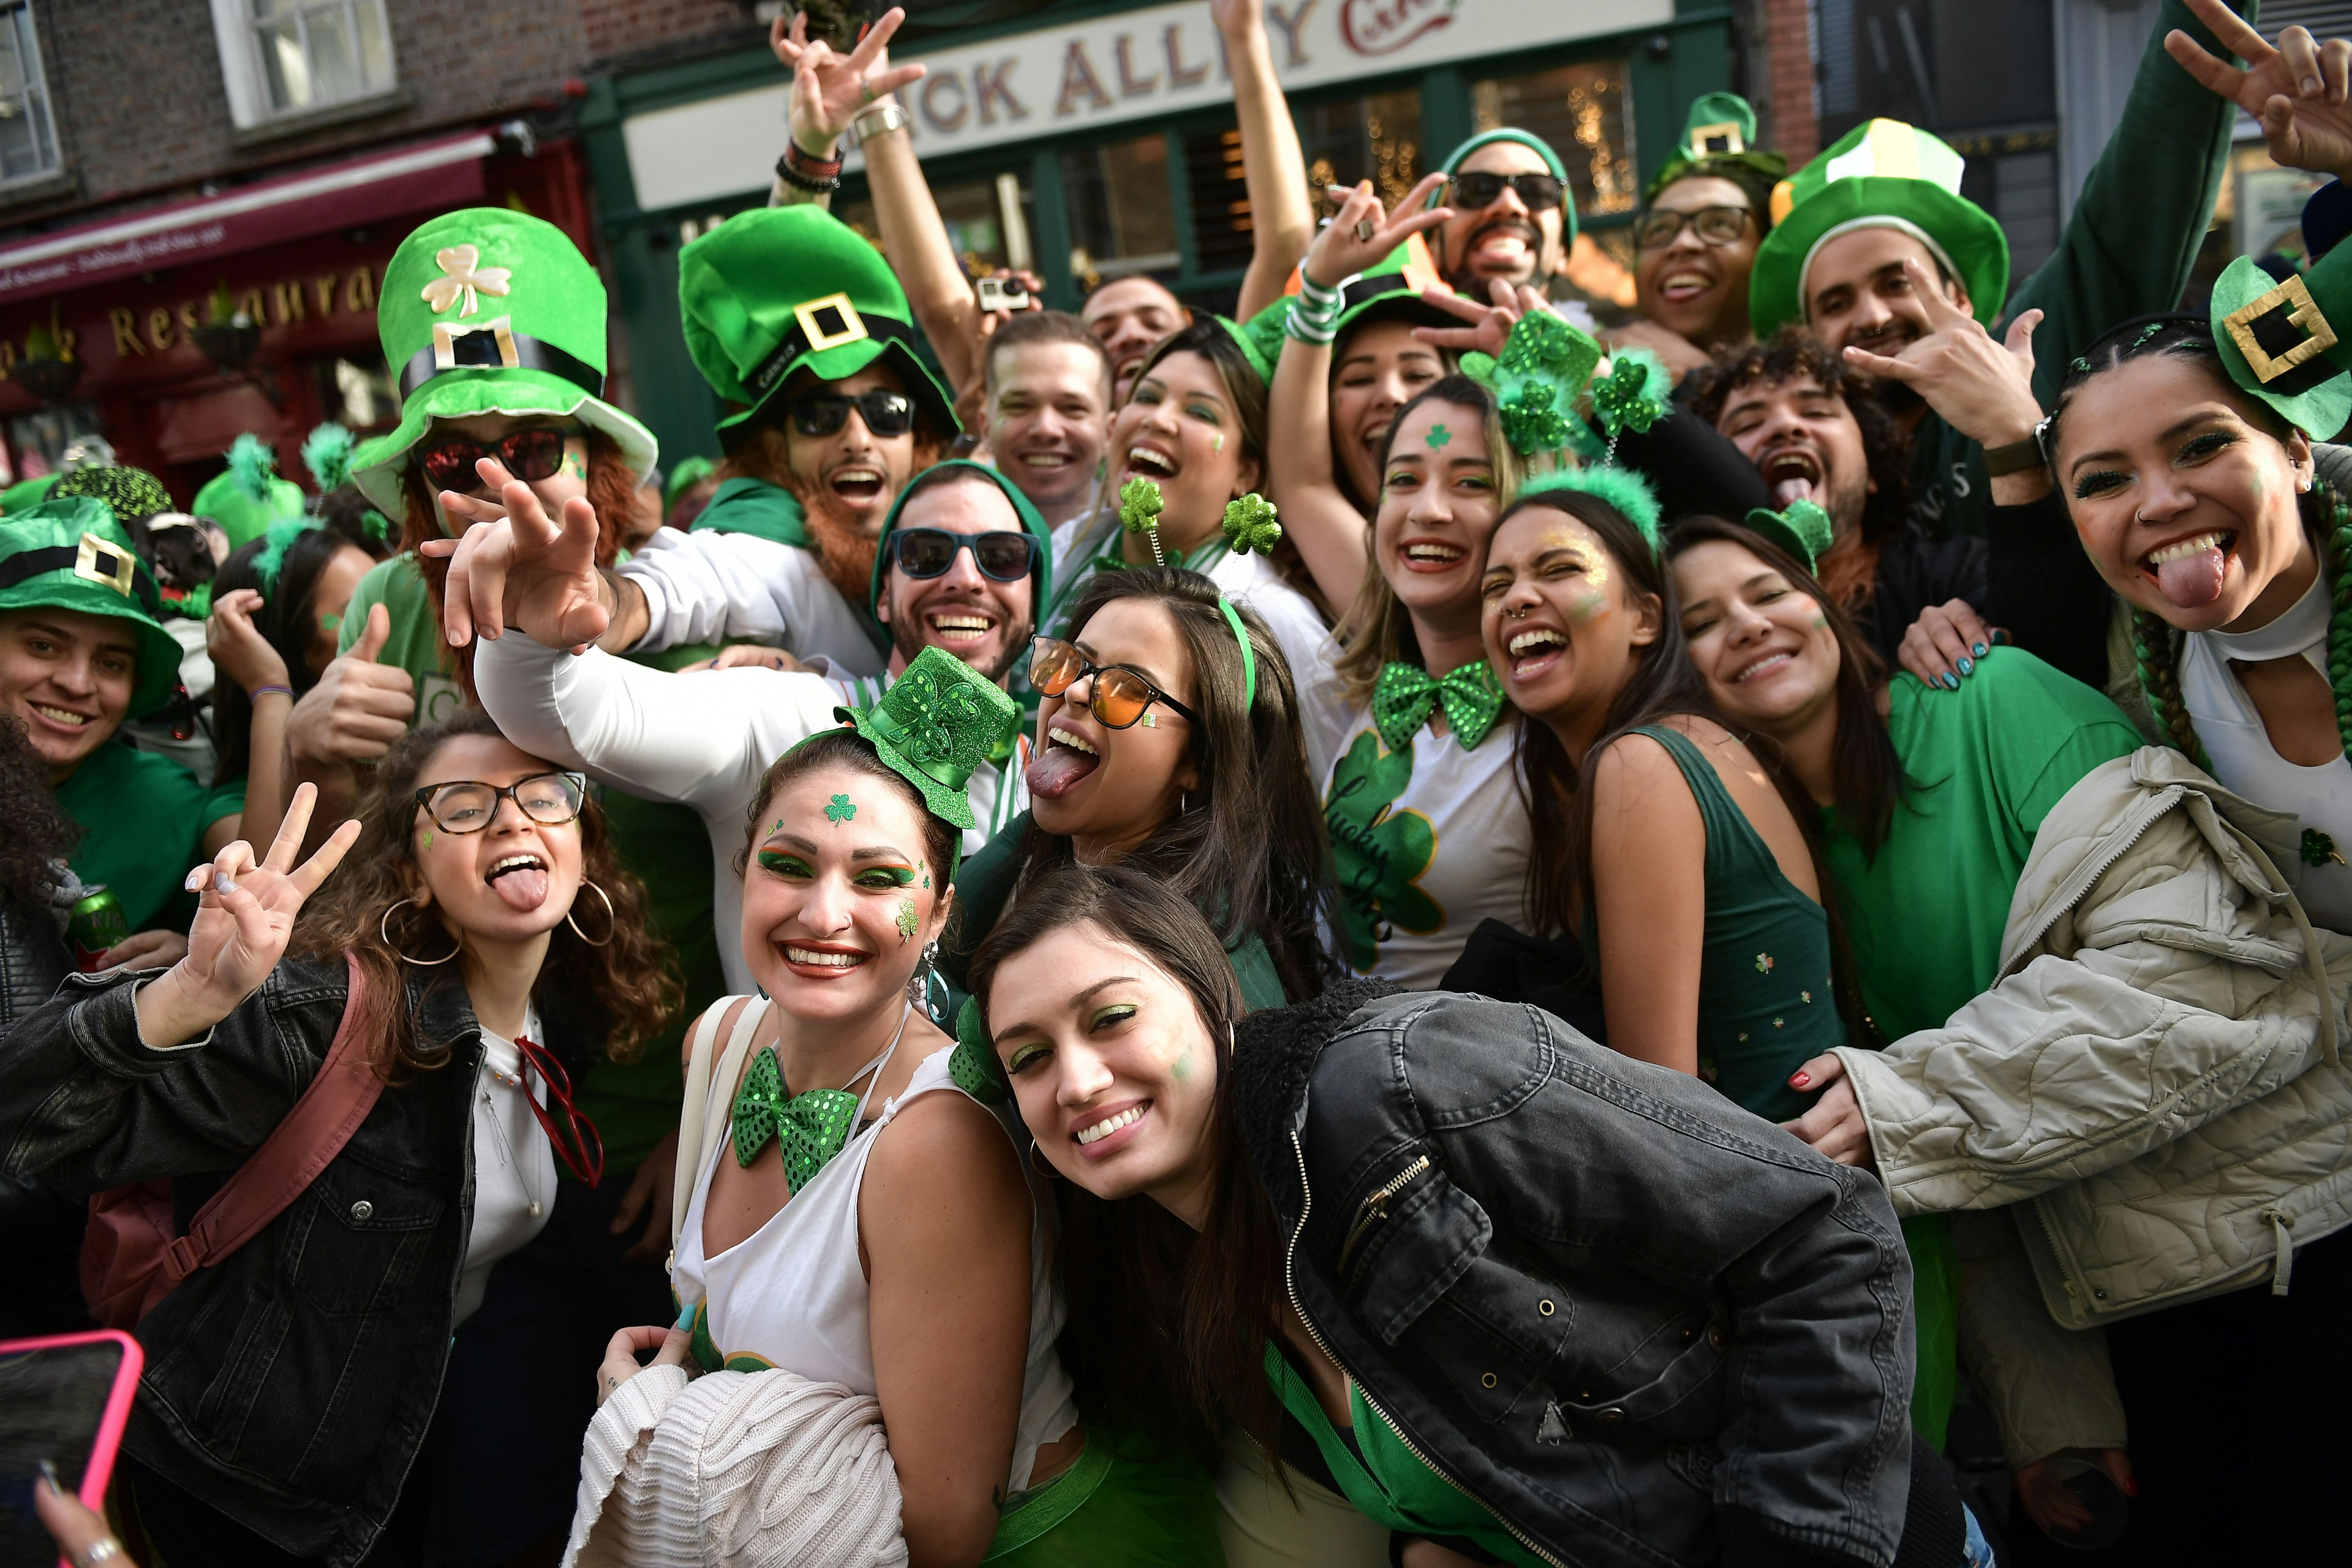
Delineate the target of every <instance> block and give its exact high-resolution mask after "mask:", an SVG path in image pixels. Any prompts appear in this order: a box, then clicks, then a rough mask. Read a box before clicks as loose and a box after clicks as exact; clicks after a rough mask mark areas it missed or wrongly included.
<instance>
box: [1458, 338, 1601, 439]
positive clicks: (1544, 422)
mask: <svg viewBox="0 0 2352 1568" xmlns="http://www.w3.org/2000/svg"><path fill="white" fill-rule="evenodd" d="M1600 363H1601V345H1600V344H1599V343H1598V342H1595V341H1593V339H1592V338H1591V337H1590V336H1588V335H1586V334H1585V333H1583V332H1581V331H1578V330H1577V329H1576V328H1574V327H1572V326H1570V325H1569V323H1568V322H1567V321H1563V320H1562V319H1561V318H1559V317H1558V316H1556V315H1553V314H1552V313H1551V312H1550V311H1549V310H1530V311H1528V313H1527V314H1526V315H1524V316H1521V317H1520V318H1519V319H1518V320H1517V321H1514V322H1513V323H1511V331H1510V335H1509V336H1508V337H1507V338H1505V339H1504V340H1503V352H1502V353H1499V354H1492V355H1489V354H1483V353H1466V354H1464V355H1463V356H1462V374H1465V375H1466V376H1469V377H1470V378H1471V379H1473V380H1474V381H1476V382H1478V383H1480V384H1483V385H1484V386H1486V388H1487V389H1488V390H1489V391H1491V392H1493V393H1494V394H1495V403H1496V409H1497V411H1498V413H1499V414H1500V416H1501V419H1502V425H1503V436H1504V438H1505V439H1506V440H1507V441H1509V442H1510V444H1511V447H1512V449H1513V450H1514V451H1516V452H1517V453H1518V454H1519V455H1520V456H1521V457H1523V458H1532V457H1535V456H1536V455H1538V453H1542V452H1556V451H1558V450H1559V448H1561V447H1565V446H1567V445H1568V444H1569V443H1570V440H1571V439H1572V438H1573V436H1574V428H1573V426H1574V425H1575V422H1576V421H1575V408H1576V399H1577V397H1578V395H1580V394H1581V393H1582V392H1583V391H1584V388H1585V384H1586V383H1588V382H1590V381H1591V379H1592V372H1593V370H1594V369H1595V367H1597V366H1598V365H1599V364H1600Z"/></svg>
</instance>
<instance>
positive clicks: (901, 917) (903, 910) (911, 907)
mask: <svg viewBox="0 0 2352 1568" xmlns="http://www.w3.org/2000/svg"><path fill="white" fill-rule="evenodd" d="M921 924H922V922H921V921H919V920H918V919H916V917H915V900H912V899H900V900H898V941H899V942H900V944H901V945H903V944H905V943H907V942H912V941H914V940H915V932H916V931H917V930H918V929H919V927H920V926H921Z"/></svg>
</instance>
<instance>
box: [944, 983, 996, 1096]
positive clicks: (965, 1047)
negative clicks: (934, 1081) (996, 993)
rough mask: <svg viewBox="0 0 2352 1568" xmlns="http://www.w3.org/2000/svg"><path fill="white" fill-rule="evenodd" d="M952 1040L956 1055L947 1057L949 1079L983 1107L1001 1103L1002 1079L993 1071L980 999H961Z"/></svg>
mask: <svg viewBox="0 0 2352 1568" xmlns="http://www.w3.org/2000/svg"><path fill="white" fill-rule="evenodd" d="M955 1037H956V1043H955V1054H954V1055H953V1056H951V1057H950V1058H948V1077H949V1078H950V1079H952V1080H953V1081H954V1083H955V1086H956V1087H957V1088H958V1089H961V1090H963V1091H964V1092H965V1093H966V1094H968V1095H970V1096H971V1097H972V1098H973V1099H974V1100H978V1101H980V1102H981V1103H982V1105H995V1104H997V1103H999V1102H1000V1101H1002V1100H1003V1099H1004V1079H1002V1078H1000V1077H999V1076H997V1074H996V1073H995V1072H994V1071H993V1070H992V1068H993V1067H994V1064H995V1059H996V1052H995V1048H994V1047H992V1046H991V1045H990V1044H989V1043H988V1026H987V1025H986V1024H985V1023H983V1022H982V1019H981V1016H980V998H979V997H977V996H967V997H965V998H964V999H963V1008H962V1010H961V1012H959V1013H957V1014H956V1021H955Z"/></svg>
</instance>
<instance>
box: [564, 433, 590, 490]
mask: <svg viewBox="0 0 2352 1568" xmlns="http://www.w3.org/2000/svg"><path fill="white" fill-rule="evenodd" d="M563 471H564V473H565V474H567V475H568V476H570V477H571V478H572V479H581V480H583V481H584V480H585V479H587V478H588V458H587V454H585V453H584V452H583V451H582V450H581V449H580V448H579V447H574V446H572V444H571V443H569V442H566V443H565V444H564V447H563Z"/></svg>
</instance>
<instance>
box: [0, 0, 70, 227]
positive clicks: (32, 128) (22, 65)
mask: <svg viewBox="0 0 2352 1568" xmlns="http://www.w3.org/2000/svg"><path fill="white" fill-rule="evenodd" d="M57 172H58V135H57V125H56V122H55V121H53V120H51V119H50V117H49V85H48V82H47V80H46V79H44V78H43V77H42V75H41V46H40V41H39V40H38V39H37V38H36V37H34V36H33V3H32V0H0V186H6V185H12V184H16V183H17V182H19V181H22V180H37V179H40V178H42V177H44V176H46V175H49V174H56V173H57Z"/></svg>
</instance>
